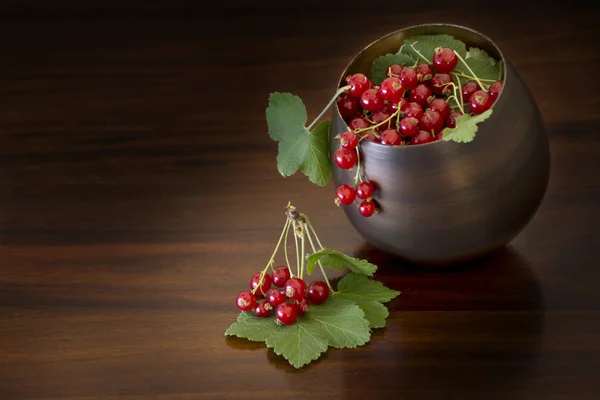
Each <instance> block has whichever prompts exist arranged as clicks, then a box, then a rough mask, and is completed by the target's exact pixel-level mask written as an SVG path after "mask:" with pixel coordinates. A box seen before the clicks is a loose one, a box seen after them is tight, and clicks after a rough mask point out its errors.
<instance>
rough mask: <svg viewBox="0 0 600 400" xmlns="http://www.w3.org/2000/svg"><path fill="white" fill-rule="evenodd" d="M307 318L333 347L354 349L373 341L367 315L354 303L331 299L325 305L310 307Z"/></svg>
mask: <svg viewBox="0 0 600 400" xmlns="http://www.w3.org/2000/svg"><path fill="white" fill-rule="evenodd" d="M305 317H306V319H305V320H307V321H309V322H308V324H309V325H310V326H314V327H315V329H316V332H317V333H318V334H319V335H321V336H322V337H323V338H325V339H326V340H327V342H328V343H329V345H330V346H331V347H335V348H338V349H341V348H345V347H348V348H354V347H358V346H362V345H363V344H365V343H367V342H368V341H369V340H370V339H371V332H370V329H369V322H368V321H367V320H366V319H365V313H364V311H363V310H362V309H361V308H360V307H359V306H358V305H357V304H356V303H355V302H353V301H349V300H345V299H340V298H336V297H330V298H329V299H327V301H326V302H325V303H323V304H320V305H318V306H312V307H310V308H309V309H308V311H307V312H306V314H305ZM303 323H304V321H303Z"/></svg>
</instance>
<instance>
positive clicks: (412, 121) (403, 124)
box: [400, 117, 419, 136]
mask: <svg viewBox="0 0 600 400" xmlns="http://www.w3.org/2000/svg"><path fill="white" fill-rule="evenodd" d="M400 132H402V134H403V135H404V136H416V135H417V134H418V133H419V120H418V119H416V118H414V117H404V118H402V119H401V120H400Z"/></svg>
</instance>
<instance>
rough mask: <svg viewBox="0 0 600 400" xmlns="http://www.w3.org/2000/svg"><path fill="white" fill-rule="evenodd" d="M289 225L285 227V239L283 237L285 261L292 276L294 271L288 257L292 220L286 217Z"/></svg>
mask: <svg viewBox="0 0 600 400" xmlns="http://www.w3.org/2000/svg"><path fill="white" fill-rule="evenodd" d="M286 221H287V227H286V228H285V239H283V252H284V253H285V263H286V264H287V267H288V270H289V271H290V277H291V278H293V277H294V273H293V272H292V268H290V267H291V265H290V259H289V258H288V249H287V240H288V236H289V233H290V220H289V219H286Z"/></svg>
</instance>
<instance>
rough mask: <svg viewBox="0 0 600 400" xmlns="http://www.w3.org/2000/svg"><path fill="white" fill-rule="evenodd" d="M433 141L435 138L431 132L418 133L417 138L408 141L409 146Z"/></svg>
mask: <svg viewBox="0 0 600 400" xmlns="http://www.w3.org/2000/svg"><path fill="white" fill-rule="evenodd" d="M434 140H435V136H434V135H433V134H432V133H431V132H427V131H420V132H419V134H418V135H417V136H414V137H412V138H411V139H410V143H411V144H424V143H429V142H433V141H434Z"/></svg>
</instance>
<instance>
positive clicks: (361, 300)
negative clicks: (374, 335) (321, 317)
mask: <svg viewBox="0 0 600 400" xmlns="http://www.w3.org/2000/svg"><path fill="white" fill-rule="evenodd" d="M399 294H400V292H398V291H396V290H391V289H389V288H387V287H385V286H384V285H383V283H381V282H379V281H375V280H372V279H369V278H367V277H366V276H364V275H360V274H354V273H350V274H348V275H346V276H345V277H344V278H342V279H341V280H340V282H339V283H338V291H337V292H336V293H335V294H334V296H335V297H337V298H340V299H345V300H351V301H353V302H355V303H356V304H357V305H358V306H359V307H360V308H361V309H362V310H363V312H364V313H365V318H366V319H367V320H368V321H369V325H370V327H371V328H383V327H384V326H385V325H386V321H385V320H386V318H387V317H388V315H389V311H388V309H387V308H386V307H385V306H384V305H383V304H382V303H386V302H388V301H390V300H392V299H393V298H395V297H396V296H398V295H399Z"/></svg>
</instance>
